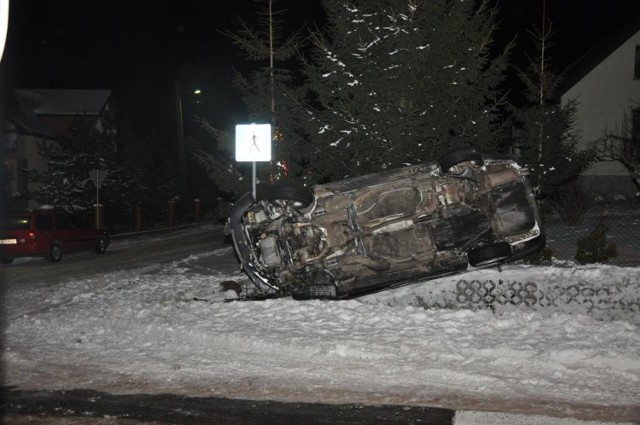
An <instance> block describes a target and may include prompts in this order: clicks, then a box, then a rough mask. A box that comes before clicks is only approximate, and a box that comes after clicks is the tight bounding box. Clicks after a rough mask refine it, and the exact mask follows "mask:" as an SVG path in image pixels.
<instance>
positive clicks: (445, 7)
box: [304, 0, 508, 179]
mask: <svg viewBox="0 0 640 425" xmlns="http://www.w3.org/2000/svg"><path fill="white" fill-rule="evenodd" d="M324 5H325V9H326V12H327V25H326V26H325V27H324V29H325V31H324V33H320V31H315V32H314V33H313V42H314V50H313V53H312V56H311V58H310V60H309V61H307V62H306V64H305V74H306V78H307V83H308V84H307V87H306V88H307V90H308V91H309V93H310V94H311V96H312V97H311V101H310V104H309V105H311V106H310V107H308V109H307V110H306V111H305V115H304V120H305V124H306V131H307V134H308V136H307V137H308V141H309V144H308V145H307V146H306V148H305V151H306V153H307V154H308V155H310V163H312V164H314V166H315V168H316V169H317V170H318V172H319V173H321V174H322V175H324V177H325V178H329V179H336V178H343V177H346V176H350V175H360V174H366V173H369V172H375V171H379V170H382V169H386V168H394V167H400V166H403V165H406V164H415V163H419V162H423V161H427V160H435V159H437V158H438V157H439V156H440V155H442V154H444V153H447V152H450V151H452V150H456V149H461V148H467V147H469V146H471V145H474V146H478V147H479V148H480V149H482V150H485V151H494V150H495V149H496V146H495V142H494V131H495V130H496V127H497V126H496V124H497V123H498V118H497V113H498V111H499V109H500V108H501V107H502V106H503V105H504V98H503V96H502V94H501V93H500V91H499V84H500V83H501V82H502V80H503V77H504V71H505V69H506V65H507V59H508V58H507V56H508V48H507V49H505V51H503V52H502V53H499V54H497V55H496V56H495V57H494V56H492V54H491V51H490V49H491V47H492V34H493V31H494V29H495V12H496V11H495V9H492V8H491V7H490V6H489V5H488V2H486V1H483V2H481V3H480V5H479V6H476V2H468V1H459V0H439V1H428V0H368V1H355V0H325V1H324Z"/></svg>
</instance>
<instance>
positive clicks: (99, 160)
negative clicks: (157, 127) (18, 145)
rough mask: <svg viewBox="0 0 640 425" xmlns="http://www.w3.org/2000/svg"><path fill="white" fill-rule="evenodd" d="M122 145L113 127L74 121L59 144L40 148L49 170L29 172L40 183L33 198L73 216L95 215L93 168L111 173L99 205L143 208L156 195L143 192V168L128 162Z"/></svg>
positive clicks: (101, 189)
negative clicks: (93, 213)
mask: <svg viewBox="0 0 640 425" xmlns="http://www.w3.org/2000/svg"><path fill="white" fill-rule="evenodd" d="M106 120H108V118H106V117H105V122H106ZM122 141H123V140H122V137H120V136H119V135H118V133H117V132H116V131H115V130H114V129H113V127H109V125H107V129H103V130H100V129H97V128H96V127H95V125H94V124H93V122H92V120H90V119H87V118H86V117H82V116H79V117H76V118H75V119H74V120H73V122H72V124H71V125H70V127H69V130H68V132H67V133H65V134H61V135H60V136H59V137H58V141H57V142H45V143H42V144H40V146H39V150H40V155H41V156H42V157H43V158H44V160H45V161H46V162H47V165H48V167H47V170H46V171H44V172H37V171H35V170H29V178H30V180H32V181H35V182H37V183H38V186H37V190H36V191H35V192H33V193H31V194H30V197H31V198H33V199H34V200H36V201H37V202H38V203H40V204H41V205H45V204H46V205H53V206H55V207H57V208H60V209H64V210H67V211H69V212H72V213H83V212H88V211H91V210H92V209H93V206H94V204H95V202H96V187H95V185H94V184H93V182H92V181H91V177H90V172H91V170H94V169H98V170H104V171H106V172H107V177H106V179H105V180H104V183H103V186H102V187H101V188H100V203H101V204H103V205H105V208H106V209H109V210H110V213H114V212H115V211H120V210H123V209H127V208H132V207H134V206H136V205H139V203H140V202H141V200H142V199H143V198H144V197H145V196H149V195H151V196H157V194H156V193H155V192H154V193H153V194H149V193H145V192H148V191H145V188H144V187H143V186H142V185H141V183H140V178H139V175H140V172H139V170H136V169H135V167H132V166H130V165H128V164H127V163H126V155H124V153H125V152H123V151H122V149H123V147H124V146H123V143H121V142H122Z"/></svg>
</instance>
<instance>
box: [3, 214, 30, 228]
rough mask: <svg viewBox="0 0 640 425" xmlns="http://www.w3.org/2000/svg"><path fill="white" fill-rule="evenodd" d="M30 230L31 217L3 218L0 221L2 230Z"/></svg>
mask: <svg viewBox="0 0 640 425" xmlns="http://www.w3.org/2000/svg"><path fill="white" fill-rule="evenodd" d="M30 228H31V216H28V215H20V216H14V217H3V218H2V220H0V229H2V230H29V229H30Z"/></svg>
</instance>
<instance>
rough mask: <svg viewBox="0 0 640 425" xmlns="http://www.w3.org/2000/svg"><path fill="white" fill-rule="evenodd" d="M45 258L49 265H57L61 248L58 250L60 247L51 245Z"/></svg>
mask: <svg viewBox="0 0 640 425" xmlns="http://www.w3.org/2000/svg"><path fill="white" fill-rule="evenodd" d="M45 258H46V259H47V261H49V262H51V263H59V262H60V260H62V248H60V245H58V244H57V243H54V244H53V245H51V248H49V252H48V253H47V256H46V257H45Z"/></svg>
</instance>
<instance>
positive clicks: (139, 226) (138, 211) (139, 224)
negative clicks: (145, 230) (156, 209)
mask: <svg viewBox="0 0 640 425" xmlns="http://www.w3.org/2000/svg"><path fill="white" fill-rule="evenodd" d="M140 230H142V208H140V207H136V232H139V231H140Z"/></svg>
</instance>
